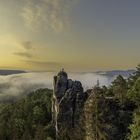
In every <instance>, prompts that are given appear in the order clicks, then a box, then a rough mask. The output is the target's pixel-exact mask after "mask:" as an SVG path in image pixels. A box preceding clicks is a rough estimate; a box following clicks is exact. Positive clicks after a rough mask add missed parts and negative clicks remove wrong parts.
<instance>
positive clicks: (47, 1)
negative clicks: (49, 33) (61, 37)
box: [21, 0, 77, 31]
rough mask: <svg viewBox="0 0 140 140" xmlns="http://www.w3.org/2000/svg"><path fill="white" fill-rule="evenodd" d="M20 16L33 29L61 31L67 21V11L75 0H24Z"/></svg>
mask: <svg viewBox="0 0 140 140" xmlns="http://www.w3.org/2000/svg"><path fill="white" fill-rule="evenodd" d="M25 1H26V3H25V5H24V6H23V8H22V14H21V15H22V17H23V20H24V22H25V24H26V25H27V26H28V27H30V28H32V29H33V30H38V29H41V28H42V29H52V30H54V31H62V30H63V29H64V27H65V26H67V25H68V23H69V11H70V9H71V8H72V5H74V3H75V2H76V1H77V0H39V1H36V0H25Z"/></svg>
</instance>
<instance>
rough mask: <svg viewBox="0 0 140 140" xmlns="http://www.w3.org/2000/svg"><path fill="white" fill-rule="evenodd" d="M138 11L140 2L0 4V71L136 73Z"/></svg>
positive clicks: (10, 0) (23, 0)
mask: <svg viewBox="0 0 140 140" xmlns="http://www.w3.org/2000/svg"><path fill="white" fill-rule="evenodd" d="M139 7H140V1H139V0H0V69H21V70H28V71H56V70H60V69H61V68H62V67H63V68H65V69H66V70H67V71H86V72H87V71H88V72H89V71H97V70H113V69H133V68H135V67H136V66H137V64H138V63H139V62H140V55H139V54H140V8H139Z"/></svg>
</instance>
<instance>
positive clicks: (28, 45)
mask: <svg viewBox="0 0 140 140" xmlns="http://www.w3.org/2000/svg"><path fill="white" fill-rule="evenodd" d="M21 46H22V47H23V48H24V49H26V50H31V49H33V45H32V42H31V41H24V42H22V43H21Z"/></svg>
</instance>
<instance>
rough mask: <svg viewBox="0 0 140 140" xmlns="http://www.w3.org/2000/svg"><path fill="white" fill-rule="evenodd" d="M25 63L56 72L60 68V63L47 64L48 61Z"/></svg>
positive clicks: (29, 61) (27, 61) (28, 61)
mask: <svg viewBox="0 0 140 140" xmlns="http://www.w3.org/2000/svg"><path fill="white" fill-rule="evenodd" d="M24 62H25V63H27V64H30V65H32V66H35V67H38V68H43V69H44V68H46V69H47V70H58V69H61V68H62V65H63V64H61V63H59V62H48V61H35V60H24Z"/></svg>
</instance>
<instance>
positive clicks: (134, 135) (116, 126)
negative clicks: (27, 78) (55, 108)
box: [0, 65, 140, 140]
mask: <svg viewBox="0 0 140 140" xmlns="http://www.w3.org/2000/svg"><path fill="white" fill-rule="evenodd" d="M52 93H53V91H52V90H49V89H39V90H37V91H35V92H32V93H30V94H29V95H28V96H27V97H25V98H24V99H21V100H19V101H17V102H15V103H1V104H0V140H55V127H54V124H53V121H52V112H51V108H52V95H53V94H52ZM85 94H86V95H87V100H86V102H85V105H84V111H83V114H82V115H81V118H80V119H79V121H80V123H79V125H78V126H77V127H76V128H75V129H74V130H71V129H66V128H67V126H65V127H64V129H63V131H61V133H60V138H59V139H60V140H90V139H91V140H140V65H138V66H137V70H136V72H135V73H134V74H133V75H130V77H129V78H128V79H125V78H123V77H122V76H121V75H119V76H117V77H116V79H115V80H114V81H113V82H112V84H111V85H110V86H109V87H106V86H103V87H100V86H95V87H94V88H93V89H88V90H87V91H86V92H85ZM89 137H90V138H89Z"/></svg>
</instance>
